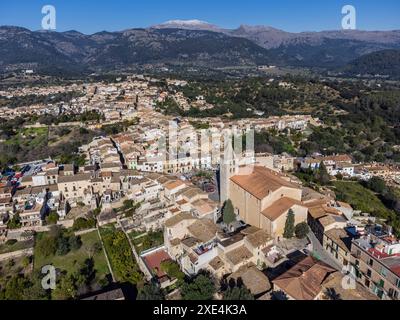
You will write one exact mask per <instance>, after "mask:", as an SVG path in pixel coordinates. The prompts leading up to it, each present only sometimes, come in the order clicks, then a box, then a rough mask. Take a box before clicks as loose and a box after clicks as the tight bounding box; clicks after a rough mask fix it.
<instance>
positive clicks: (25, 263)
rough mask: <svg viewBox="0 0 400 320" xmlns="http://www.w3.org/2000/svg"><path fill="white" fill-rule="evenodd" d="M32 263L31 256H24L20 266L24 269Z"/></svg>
mask: <svg viewBox="0 0 400 320" xmlns="http://www.w3.org/2000/svg"><path fill="white" fill-rule="evenodd" d="M31 262H32V257H31V256H26V257H24V258H23V259H22V266H23V267H24V268H26V267H28V266H29V265H30V264H31Z"/></svg>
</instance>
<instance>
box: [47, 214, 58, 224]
mask: <svg viewBox="0 0 400 320" xmlns="http://www.w3.org/2000/svg"><path fill="white" fill-rule="evenodd" d="M58 219H59V216H58V214H57V212H54V211H52V212H50V214H49V215H48V216H47V217H46V222H47V224H56V223H57V221H58Z"/></svg>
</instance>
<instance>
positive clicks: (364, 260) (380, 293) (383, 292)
mask: <svg viewBox="0 0 400 320" xmlns="http://www.w3.org/2000/svg"><path fill="white" fill-rule="evenodd" d="M350 263H351V265H352V267H353V269H352V271H353V273H354V275H355V277H356V279H357V281H358V282H359V283H361V284H362V285H363V286H364V287H365V288H367V289H368V290H369V291H370V292H372V293H373V294H375V295H376V296H377V297H378V298H379V299H382V300H388V299H389V300H390V299H393V300H398V299H399V298H400V242H399V240H398V239H397V238H396V237H395V236H393V235H392V234H391V232H390V229H387V228H384V227H383V226H380V225H372V226H368V227H367V228H366V232H365V234H364V235H363V236H361V237H360V238H358V239H354V240H353V241H352V244H351V260H350Z"/></svg>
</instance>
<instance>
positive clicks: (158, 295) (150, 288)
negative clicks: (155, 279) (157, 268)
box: [136, 283, 164, 301]
mask: <svg viewBox="0 0 400 320" xmlns="http://www.w3.org/2000/svg"><path fill="white" fill-rule="evenodd" d="M136 299H137V300H153V301H158V300H163V299H164V296H163V294H162V292H161V290H160V288H159V287H158V286H157V285H156V284H154V283H149V284H145V285H144V286H143V287H142V288H141V289H139V293H138V295H137V298H136Z"/></svg>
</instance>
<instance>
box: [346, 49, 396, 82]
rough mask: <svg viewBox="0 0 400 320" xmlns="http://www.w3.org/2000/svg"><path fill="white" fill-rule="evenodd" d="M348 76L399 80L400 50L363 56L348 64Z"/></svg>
mask: <svg viewBox="0 0 400 320" xmlns="http://www.w3.org/2000/svg"><path fill="white" fill-rule="evenodd" d="M343 71H344V72H345V73H346V74H349V75H382V76H390V77H396V78H400V50H383V51H378V52H374V53H371V54H367V55H364V56H362V57H360V58H358V59H356V60H354V61H353V62H351V63H349V64H348V65H347V66H346V67H345V68H344V69H343Z"/></svg>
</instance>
